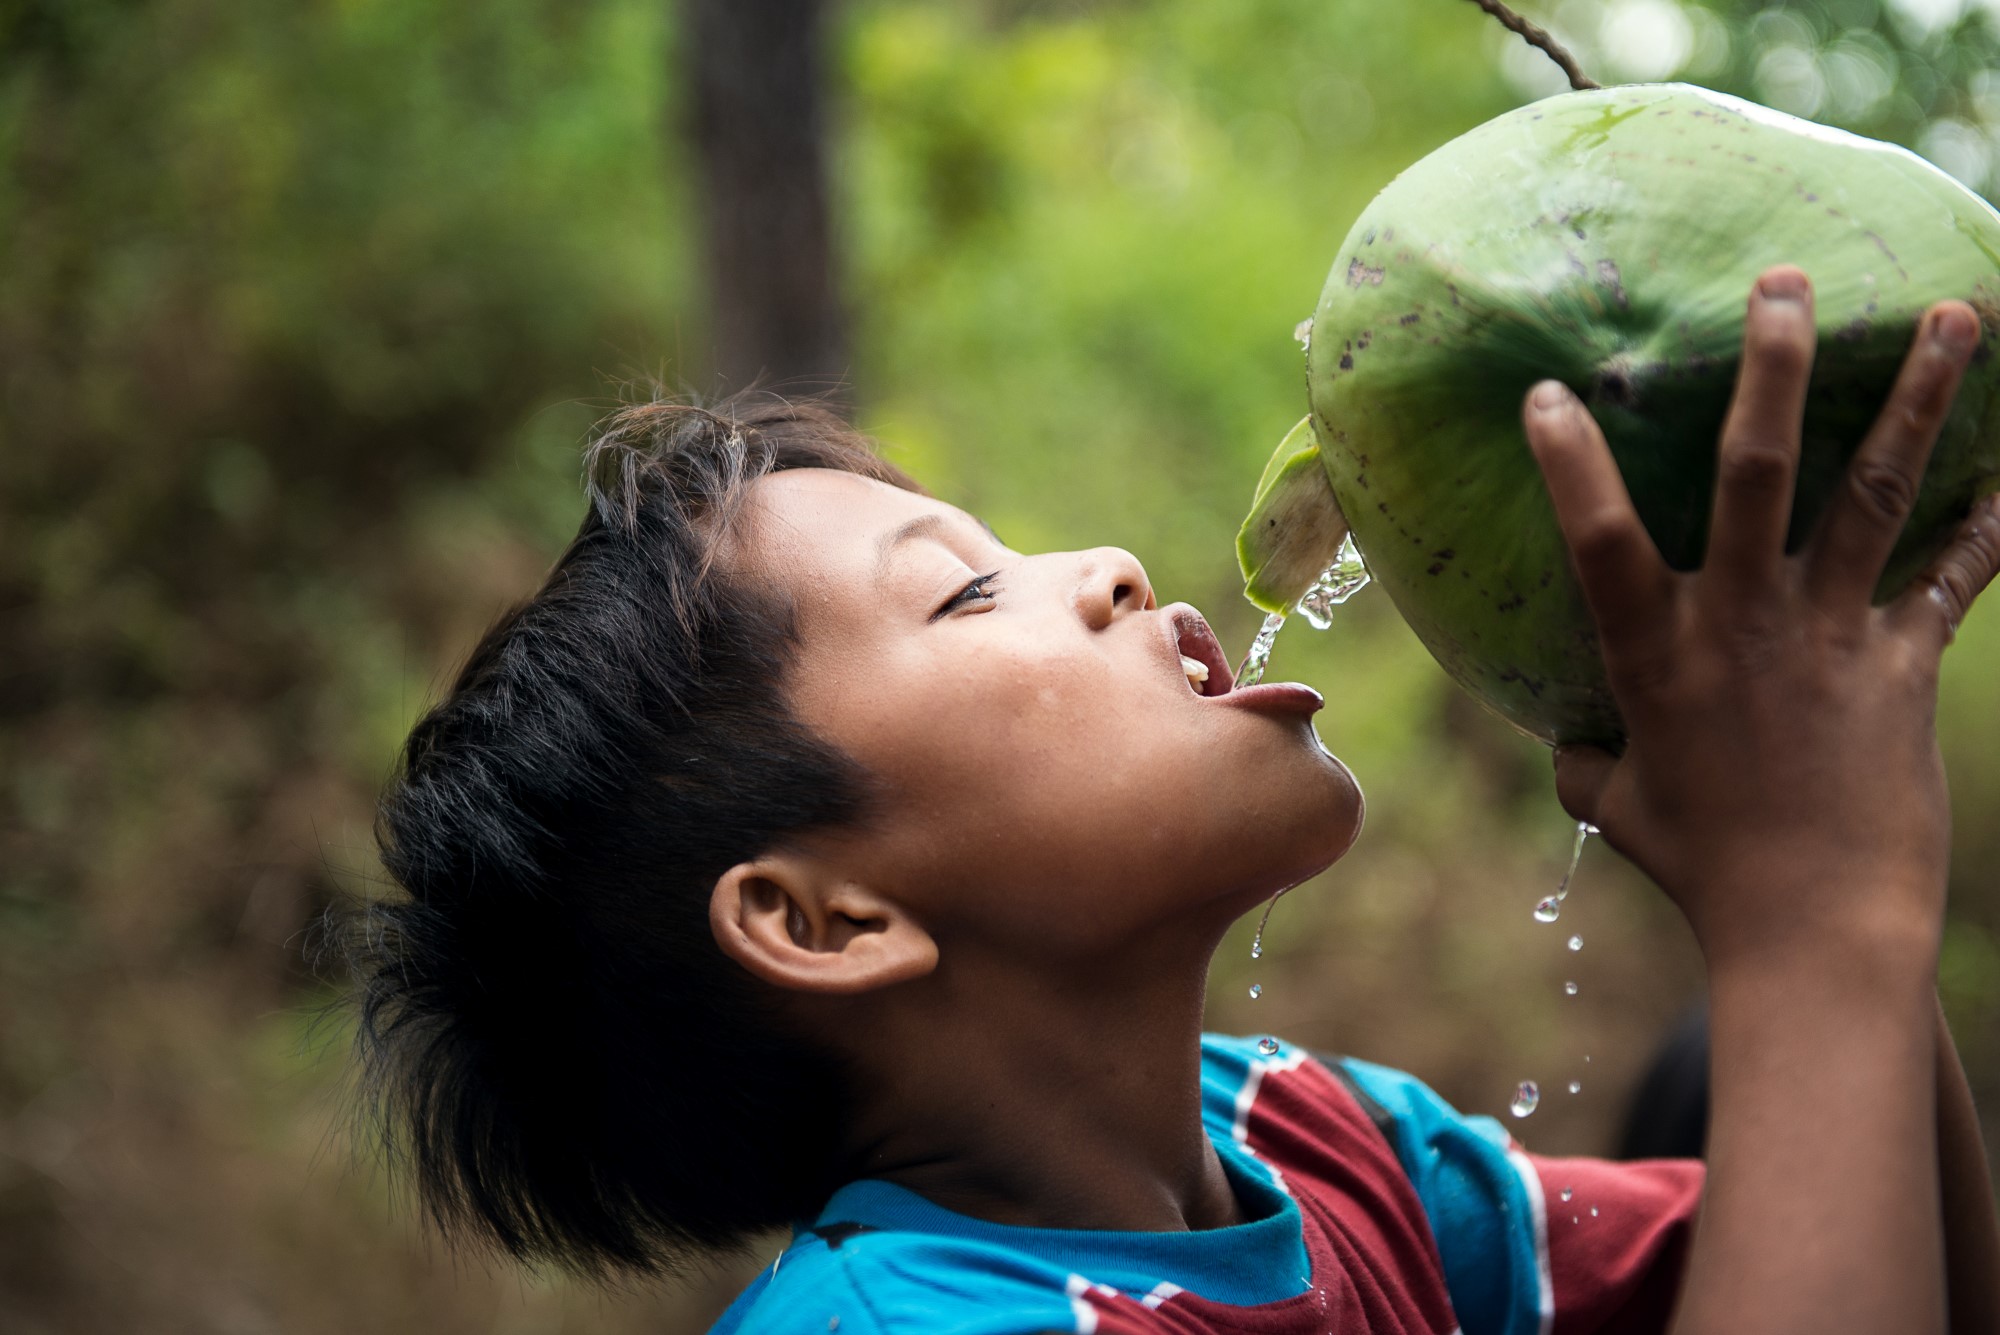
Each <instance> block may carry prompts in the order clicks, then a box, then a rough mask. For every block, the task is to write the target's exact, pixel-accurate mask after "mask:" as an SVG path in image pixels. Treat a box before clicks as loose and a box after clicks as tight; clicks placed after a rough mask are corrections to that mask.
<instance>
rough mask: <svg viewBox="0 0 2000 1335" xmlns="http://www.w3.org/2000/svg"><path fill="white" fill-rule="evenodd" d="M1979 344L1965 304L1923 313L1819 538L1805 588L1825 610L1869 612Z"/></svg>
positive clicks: (1976, 323) (1975, 324)
mask: <svg viewBox="0 0 2000 1335" xmlns="http://www.w3.org/2000/svg"><path fill="white" fill-rule="evenodd" d="M1978 341H1979V317H1978V316H1976V315H1974V314H1973V313H1972V308H1971V307H1970V306H1968V305H1966V304H1965V303H1964V302H1962V301H1946V302H1940V303H1939V304H1938V305H1936V306H1933V307H1932V308H1931V309H1930V310H1929V311H1927V312H1926V313H1925V315H1924V319H1923V322H1922V323H1921V324H1920V325H1919V326H1918V328H1917V337H1916V341H1915V342H1914V343H1913V344H1912V345H1911V347H1910V352H1909V355H1908V356H1907V357H1905V358H1904V359H1903V369H1902V371H1901V373H1900V374H1898V375H1897V377H1896V386H1895V388H1894V389H1892V390H1890V391H1889V401H1888V402H1887V403H1886V404H1884V405H1883V407H1882V412H1881V415H1880V416H1879V417H1877V418H1876V419H1875V425H1874V426H1873V427H1871V428H1869V431H1868V436H1867V438H1866V439H1865V440H1863V441H1862V442H1861V448H1860V449H1858V450H1856V451H1855V452H1854V459H1853V462H1851V463H1850V464H1849V465H1848V467H1847V485H1845V486H1843V487H1840V488H1837V489H1836V490H1835V491H1834V495H1833V499H1832V500H1831V501H1830V502H1828V504H1827V510H1826V515H1825V517H1824V518H1822V519H1821V520H1820V527H1819V532H1818V534H1817V535H1815V537H1814V539H1813V543H1812V547H1811V551H1810V554H1809V555H1808V557H1807V560H1806V588H1807V590H1808V591H1809V593H1810V594H1811V595H1812V597H1813V598H1814V599H1815V600H1816V601H1817V602H1818V603H1819V604H1820V605H1821V606H1822V607H1825V608H1828V609H1829V610H1834V611H1844V612H1848V613H1855V612H1860V611H1864V610H1866V609H1867V607H1868V605H1869V603H1870V601H1871V599H1872V597H1873V595H1874V592H1875V584H1876V581H1877V580H1879V579H1881V577H1882V567H1883V565H1884V563H1886V562H1887V561H1888V559H1889V552H1890V551H1891V549H1893V548H1894V547H1895V545H1896V539H1897V538H1898V537H1899V536H1901V534H1902V532H1903V522H1904V521H1905V520H1906V519H1908V518H1909V515H1910V509H1911V507H1912V506H1914V505H1915V504H1916V501H1917V487H1918V485H1919V484H1920V483H1921V482H1922V480H1923V476H1924V465H1925V464H1926V463H1927V462H1929V460H1930V456H1931V446H1932V445H1933V444H1934V443H1935V442H1936V441H1937V437H1938V430H1939V429H1940V428H1941V427H1942V426H1943V425H1944V419H1945V416H1946V414H1948V413H1949V412H1950V411H1951V401H1952V398H1953V397H1954V396H1955V395H1956V394H1957V393H1958V382H1959V380H1960V378H1961V377H1963V375H1964V374H1965V364H1966V362H1967V361H1968V360H1969V359H1970V358H1971V356H1972V349H1973V346H1974V345H1975V344H1977V343H1978Z"/></svg>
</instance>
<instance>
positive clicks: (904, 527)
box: [875, 514, 1007, 580]
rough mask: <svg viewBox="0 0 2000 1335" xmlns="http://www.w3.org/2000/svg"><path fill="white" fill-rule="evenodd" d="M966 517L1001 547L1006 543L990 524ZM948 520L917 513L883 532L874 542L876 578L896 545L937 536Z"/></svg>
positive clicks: (881, 572)
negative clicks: (915, 515) (912, 517)
mask: <svg viewBox="0 0 2000 1335" xmlns="http://www.w3.org/2000/svg"><path fill="white" fill-rule="evenodd" d="M967 517H968V518H970V519H972V520H973V522H974V523H976V524H978V525H979V527H981V528H983V529H985V530H986V535H987V536H988V537H990V538H992V539H993V541H994V542H996V543H999V544H1000V545H1001V546H1002V547H1005V546H1006V545H1007V544H1006V543H1004V542H1000V535H999V534H998V533H995V532H994V531H993V526H992V525H991V524H988V523H987V522H986V521H985V520H983V519H980V518H979V517H978V516H977V515H971V516H967ZM948 522H949V521H947V519H946V518H945V516H943V515H939V514H929V515H918V516H917V517H916V518H915V519H912V520H908V521H907V522H905V523H901V524H898V525H897V526H896V527H895V528H893V529H890V530H889V531H888V532H887V533H885V534H883V535H882V536H881V537H880V538H879V539H877V540H876V543H875V577H876V578H877V579H878V580H879V579H880V578H881V577H882V575H883V574H884V573H885V571H886V568H887V566H888V564H889V556H890V554H891V553H893V552H894V551H895V550H896V549H897V548H898V547H900V546H902V545H903V544H904V543H906V542H910V541H913V540H914V539H917V538H935V537H939V536H941V535H942V533H943V532H944V529H945V527H946V526H947V523H948Z"/></svg>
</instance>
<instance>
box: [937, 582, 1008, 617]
mask: <svg viewBox="0 0 2000 1335" xmlns="http://www.w3.org/2000/svg"><path fill="white" fill-rule="evenodd" d="M999 578H1000V572H999V571H997V570H996V571H994V572H993V573H992V574H990V575H981V576H980V577H979V578H978V579H975V580H973V581H972V582H971V583H970V584H968V585H966V586H965V587H964V588H962V589H960V590H959V591H958V592H957V593H954V594H953V595H952V596H951V597H950V599H948V600H947V601H946V602H945V605H944V606H943V607H940V608H939V609H938V610H937V611H935V612H933V613H931V620H932V621H937V620H940V619H942V618H944V617H946V616H949V615H950V614H951V613H953V612H956V611H957V610H958V609H959V608H961V607H967V606H970V605H971V604H973V603H982V602H991V601H993V592H994V591H993V588H992V584H993V581H994V580H996V579H999Z"/></svg>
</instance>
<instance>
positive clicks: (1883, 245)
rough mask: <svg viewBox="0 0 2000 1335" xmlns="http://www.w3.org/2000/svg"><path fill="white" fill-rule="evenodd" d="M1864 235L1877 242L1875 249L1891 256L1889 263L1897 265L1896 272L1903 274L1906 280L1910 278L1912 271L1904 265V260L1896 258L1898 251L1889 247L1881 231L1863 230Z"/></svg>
mask: <svg viewBox="0 0 2000 1335" xmlns="http://www.w3.org/2000/svg"><path fill="white" fill-rule="evenodd" d="M1862 235H1863V236H1865V237H1867V238H1868V239H1869V240H1870V241H1873V242H1874V243H1875V249H1877V250H1879V251H1881V252H1882V253H1883V254H1884V255H1887V256H1888V257H1889V263H1891V264H1893V265H1895V266H1896V272H1897V273H1899V274H1901V275H1902V276H1903V278H1904V279H1905V280H1908V278H1909V276H1910V271H1909V270H1908V269H1905V268H1904V267H1903V262H1902V261H1901V260H1899V259H1897V258H1896V252H1895V251H1893V250H1891V249H1889V243H1888V242H1887V241H1884V240H1883V239H1882V236H1881V234H1880V233H1879V232H1863V233H1862Z"/></svg>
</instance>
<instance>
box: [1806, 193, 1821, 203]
mask: <svg viewBox="0 0 2000 1335" xmlns="http://www.w3.org/2000/svg"><path fill="white" fill-rule="evenodd" d="M1806 203H1808V204H1817V203H1819V196H1818V195H1815V194H1814V193H1813V192H1812V191H1810V190H1808V191H1806Z"/></svg>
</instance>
